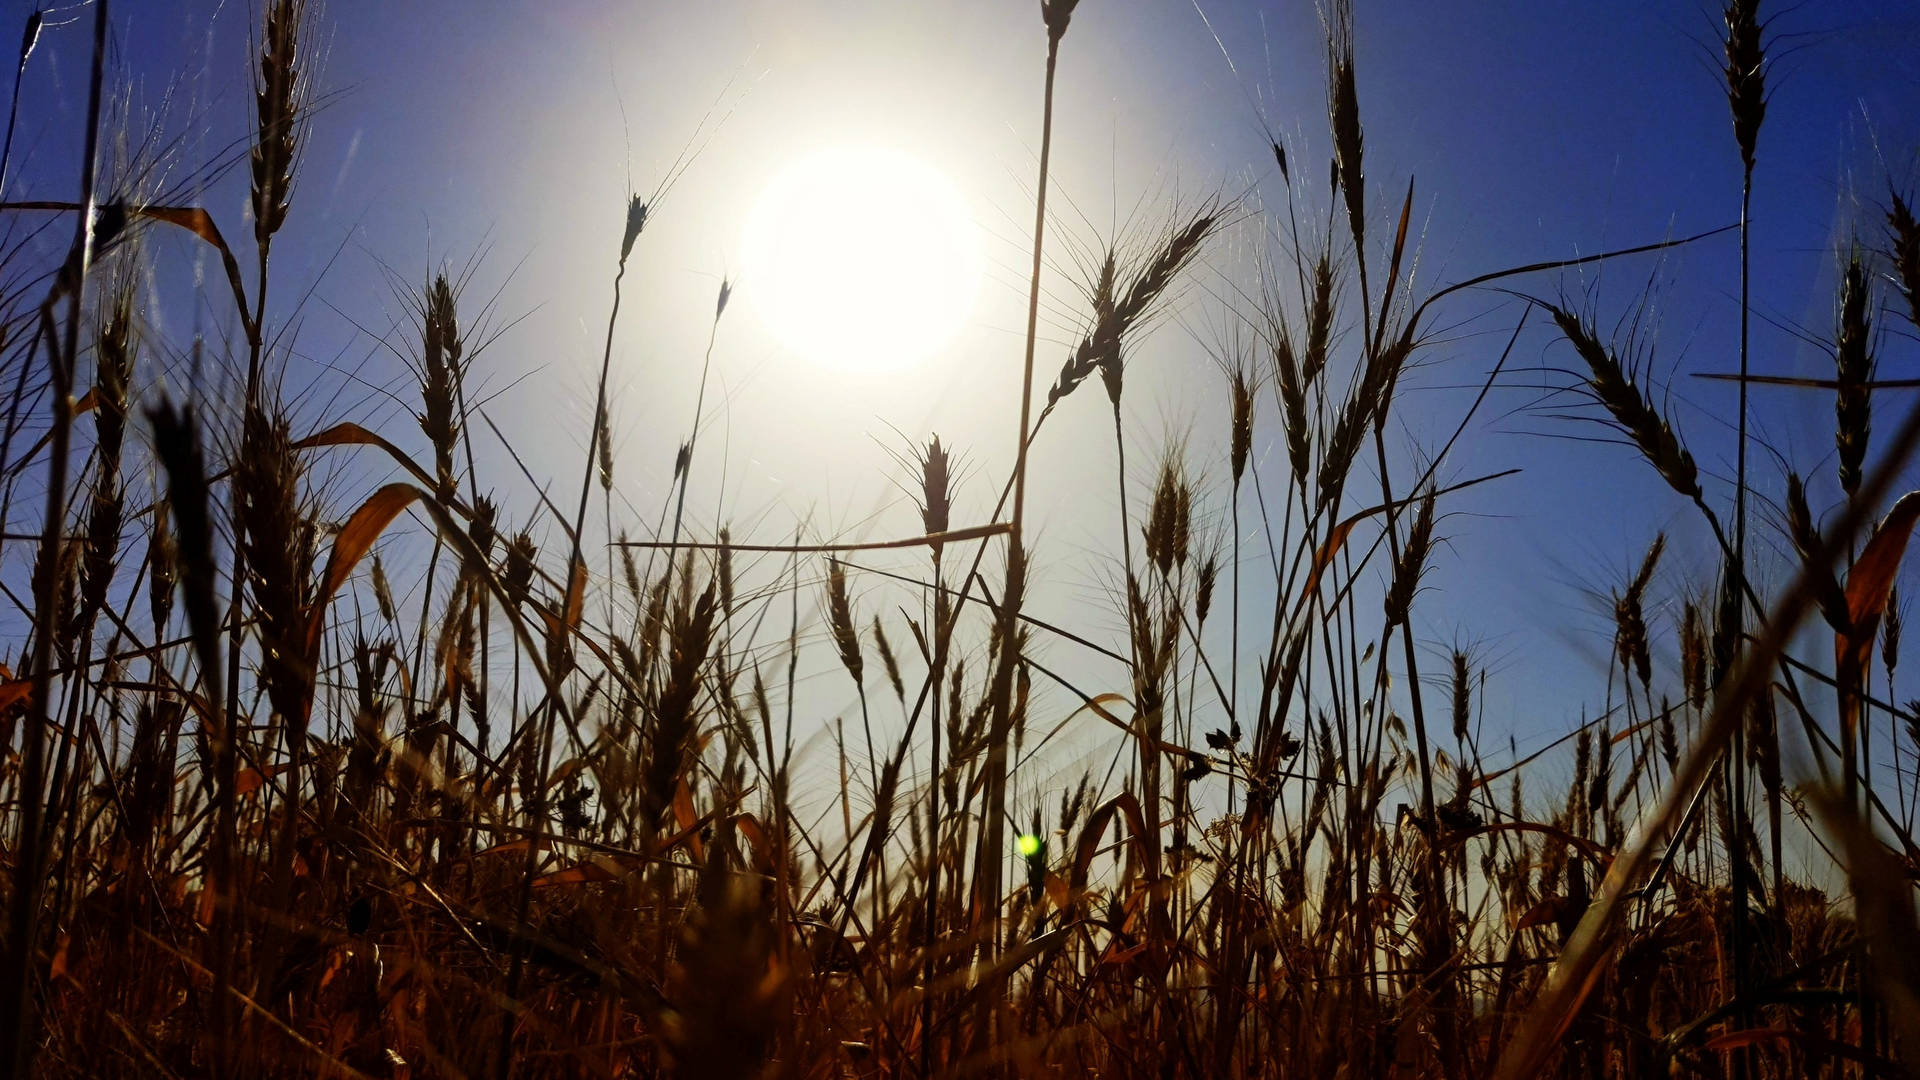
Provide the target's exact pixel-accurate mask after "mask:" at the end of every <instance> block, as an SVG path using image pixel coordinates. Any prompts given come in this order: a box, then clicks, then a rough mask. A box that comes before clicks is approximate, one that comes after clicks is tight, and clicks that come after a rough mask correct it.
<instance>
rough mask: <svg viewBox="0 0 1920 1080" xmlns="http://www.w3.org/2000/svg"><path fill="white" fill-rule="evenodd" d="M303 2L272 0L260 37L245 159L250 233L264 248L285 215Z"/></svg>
mask: <svg viewBox="0 0 1920 1080" xmlns="http://www.w3.org/2000/svg"><path fill="white" fill-rule="evenodd" d="M304 15H305V4H304V2H303V0H274V2H273V3H272V4H270V5H269V6H268V8H267V16H266V26H265V29H264V31H263V32H262V34H261V40H260V48H259V51H260V74H259V78H258V79H257V80H256V81H255V83H254V91H253V101H254V121H255V125H256V127H257V131H256V133H255V136H254V144H253V151H252V153H251V155H250V157H249V163H250V165H251V167H252V173H253V188H252V198H253V232H254V238H255V241H256V242H257V243H258V244H259V245H260V247H261V248H262V249H263V250H264V249H265V248H266V246H267V244H268V243H269V242H270V241H271V239H272V237H273V234H274V233H277V232H279V231H280V226H281V225H282V224H283V223H284V222H285V221H286V219H287V199H288V197H289V196H290V195H291V194H292V192H293V169H294V164H295V157H296V155H297V154H298V152H299V134H300V124H301V120H302V118H303V115H302V114H303V111H304V108H305V102H304V101H303V100H302V99H303V96H304V93H305V88H304V86H303V78H302V75H303V72H302V70H301V65H302V63H303V58H302V56H301V53H300V49H299V45H300V35H301V30H302V26H301V23H302V21H303V18H304Z"/></svg>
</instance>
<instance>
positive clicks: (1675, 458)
mask: <svg viewBox="0 0 1920 1080" xmlns="http://www.w3.org/2000/svg"><path fill="white" fill-rule="evenodd" d="M1544 306H1545V307H1546V308H1547V309H1548V310H1549V311H1551V312H1553V321H1554V322H1555V323H1557V324H1559V327H1560V332H1561V333H1562V334H1563V335H1565V336H1566V339H1567V341H1568V342H1569V343H1570V344H1572V345H1573V347H1574V351H1575V352H1577V353H1579V354H1580V359H1581V360H1584V361H1585V362H1586V364H1587V369H1588V371H1589V372H1590V373H1591V374H1590V375H1589V377H1588V379H1587V384H1586V385H1587V390H1588V392H1589V393H1591V394H1592V395H1593V398H1594V400H1595V401H1597V402H1599V404H1600V405H1601V407H1602V408H1604V409H1606V411H1607V413H1608V415H1610V416H1611V417H1612V418H1613V422H1614V423H1615V424H1617V425H1619V427H1620V429H1621V430H1622V431H1624V432H1625V433H1626V434H1627V436H1628V437H1629V438H1631V439H1632V440H1633V443H1634V445H1635V446H1637V447H1639V449H1640V453H1641V454H1642V455H1643V456H1645V457H1646V459H1647V461H1648V463H1649V464H1651V465H1652V466H1653V467H1654V469H1655V470H1657V471H1658V472H1659V473H1660V476H1661V478H1662V479H1664V480H1665V481H1666V482H1667V486H1668V487H1671V488H1672V489H1673V490H1675V491H1677V492H1679V493H1680V494H1682V495H1684V496H1686V497H1688V498H1690V499H1698V498H1699V497H1700V478H1699V470H1698V469H1697V468H1696V467H1695V466H1694V463H1693V455H1692V454H1690V453H1688V452H1687V449H1686V447H1685V446H1683V445H1682V444H1681V442H1680V438H1679V436H1678V435H1676V434H1675V433H1674V430H1673V425H1672V424H1670V423H1669V422H1668V421H1667V419H1666V417H1664V416H1662V415H1660V412H1659V410H1657V409H1655V408H1654V407H1653V403H1652V402H1651V401H1650V400H1649V399H1648V398H1647V397H1646V396H1645V395H1644V394H1643V393H1642V392H1641V390H1640V388H1639V387H1638V386H1636V385H1634V381H1633V376H1632V375H1631V374H1630V373H1629V372H1628V371H1627V370H1626V369H1625V368H1623V367H1622V366H1621V363H1620V359H1619V357H1617V356H1615V355H1614V352H1613V350H1612V349H1610V348H1608V347H1607V346H1605V345H1602V344H1601V343H1600V340H1599V338H1597V337H1596V336H1594V333H1593V331H1592V330H1591V329H1590V328H1589V327H1587V326H1586V325H1585V324H1584V323H1583V322H1582V321H1581V320H1580V317H1579V316H1577V315H1575V314H1573V313H1572V312H1570V311H1568V310H1566V309H1564V308H1560V307H1556V306H1554V305H1551V304H1547V305H1544Z"/></svg>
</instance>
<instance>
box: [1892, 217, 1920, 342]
mask: <svg viewBox="0 0 1920 1080" xmlns="http://www.w3.org/2000/svg"><path fill="white" fill-rule="evenodd" d="M1888 196H1889V197H1890V198H1891V200H1892V202H1893V208H1892V209H1890V210H1888V211H1887V240H1888V246H1887V259H1888V261H1889V262H1891V263H1892V264H1893V276H1894V283H1895V286H1896V287H1897V288H1898V289H1899V290H1900V295H1901V296H1903V297H1905V298H1906V300H1907V318H1908V319H1909V320H1910V321H1911V322H1912V323H1913V325H1914V326H1915V327H1916V328H1920V222H1917V221H1915V220H1914V217H1913V210H1912V209H1911V208H1909V207H1908V206H1907V201H1906V200H1905V199H1903V198H1901V197H1900V193H1899V192H1897V191H1892V192H1888Z"/></svg>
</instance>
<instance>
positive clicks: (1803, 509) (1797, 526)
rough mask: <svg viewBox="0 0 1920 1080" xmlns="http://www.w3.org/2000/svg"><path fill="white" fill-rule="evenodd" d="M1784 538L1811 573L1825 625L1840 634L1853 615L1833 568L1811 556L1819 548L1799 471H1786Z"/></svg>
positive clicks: (1845, 630) (1846, 628)
mask: <svg viewBox="0 0 1920 1080" xmlns="http://www.w3.org/2000/svg"><path fill="white" fill-rule="evenodd" d="M1786 526H1787V538H1788V539H1790V540H1792V541H1793V549H1794V551H1795V552H1797V553H1798V554H1799V556H1800V561H1801V563H1802V564H1804V565H1805V567H1806V572H1807V573H1808V574H1811V575H1812V576H1813V582H1814V597H1815V599H1816V600H1818V601H1819V604H1820V614H1821V615H1822V616H1823V617H1824V618H1825V619H1826V620H1827V625H1828V626H1830V627H1832V628H1833V629H1834V630H1836V631H1838V632H1840V633H1843V634H1844V633H1847V632H1848V630H1849V628H1850V627H1851V626H1852V625H1853V618H1852V616H1851V614H1849V612H1848V608H1847V594H1846V592H1845V590H1843V589H1842V588H1841V587H1840V580H1839V579H1838V578H1837V577H1835V576H1834V573H1833V567H1832V566H1831V565H1829V564H1827V563H1825V562H1822V561H1820V560H1818V559H1815V558H1814V555H1815V553H1816V552H1818V551H1819V550H1820V530H1819V528H1818V527H1817V526H1816V525H1815V524H1814V522H1813V512H1812V511H1811V510H1809V509H1808V507H1807V491H1806V487H1805V486H1804V485H1802V484H1801V482H1800V474H1798V473H1791V472H1790V473H1788V474H1787V497H1786Z"/></svg>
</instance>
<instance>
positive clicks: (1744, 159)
mask: <svg viewBox="0 0 1920 1080" xmlns="http://www.w3.org/2000/svg"><path fill="white" fill-rule="evenodd" d="M1726 23H1727V36H1726V41H1725V46H1726V50H1725V51H1726V57H1727V64H1726V77H1727V104H1728V106H1729V107H1730V108H1731V110H1732V112H1733V139H1734V141H1735V142H1737V143H1739V144H1740V161H1741V163H1742V164H1744V165H1745V166H1746V169H1747V174H1748V175H1749V176H1751V175H1752V174H1753V160H1754V148H1755V145H1756V144H1757V143H1758V142H1759V139H1760V124H1761V122H1762V121H1763V120H1765V119H1766V116H1767V71H1766V67H1767V65H1766V47H1765V45H1764V44H1763V43H1762V42H1761V40H1760V39H1761V33H1762V31H1763V30H1764V29H1765V25H1764V24H1763V23H1761V21H1760V0H1729V2H1728V4H1727V7H1726Z"/></svg>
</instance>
